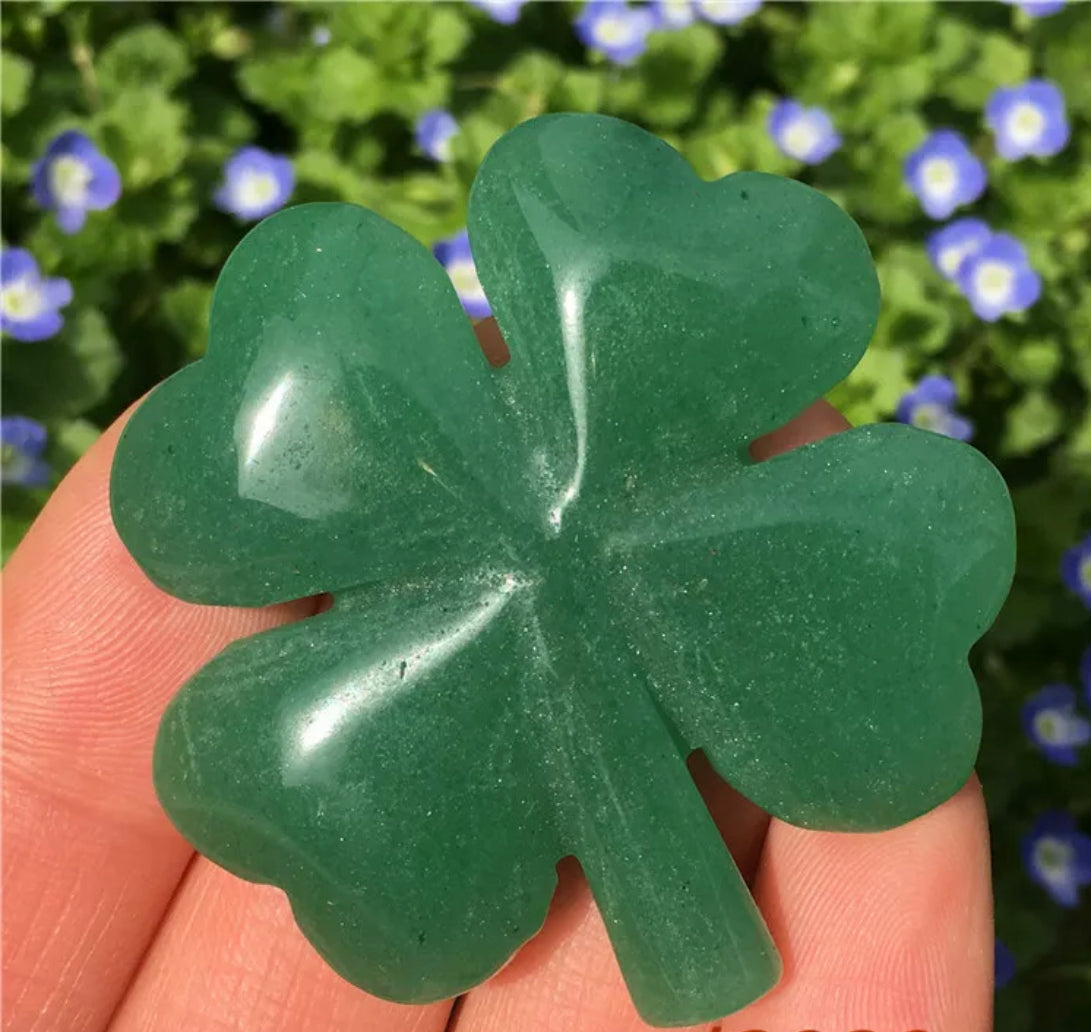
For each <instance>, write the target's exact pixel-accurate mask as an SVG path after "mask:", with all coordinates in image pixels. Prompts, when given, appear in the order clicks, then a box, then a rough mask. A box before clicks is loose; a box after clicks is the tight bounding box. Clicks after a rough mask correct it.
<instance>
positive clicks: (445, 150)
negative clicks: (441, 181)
mask: <svg viewBox="0 0 1091 1032" xmlns="http://www.w3.org/2000/svg"><path fill="white" fill-rule="evenodd" d="M454 135H455V134H454V133H445V134H444V135H443V136H441V137H440V138H439V139H438V140H436V141H435V143H433V144H432V150H433V151H434V152H435V155H436V157H437V158H439V160H440V161H450V160H451V138H452V137H453V136H454Z"/></svg>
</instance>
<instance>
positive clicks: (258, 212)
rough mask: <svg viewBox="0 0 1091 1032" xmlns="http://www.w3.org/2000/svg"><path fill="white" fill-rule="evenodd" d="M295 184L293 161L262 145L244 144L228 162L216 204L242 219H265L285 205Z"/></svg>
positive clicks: (216, 196) (216, 197) (217, 192)
mask: <svg viewBox="0 0 1091 1032" xmlns="http://www.w3.org/2000/svg"><path fill="white" fill-rule="evenodd" d="M294 187H295V172H294V171H293V169H292V162H291V161H290V160H289V159H288V158H282V157H280V156H279V155H276V154H270V153H269V152H268V151H265V150H262V149H261V148H260V147H240V148H239V150H237V151H235V153H234V154H233V155H232V156H231V157H230V158H229V159H228V161H227V164H225V165H224V181H223V185H222V186H221V187H220V188H219V189H218V190H217V191H216V194H215V197H214V200H215V202H216V207H218V208H220V209H221V210H222V211H227V212H230V213H231V214H232V215H236V216H238V217H239V218H240V219H261V218H264V217H265V216H266V215H269V214H271V213H272V212H274V211H276V210H277V209H278V208H282V207H283V206H284V204H285V202H286V201H287V200H288V198H289V197H290V196H291V195H292V190H293V188H294Z"/></svg>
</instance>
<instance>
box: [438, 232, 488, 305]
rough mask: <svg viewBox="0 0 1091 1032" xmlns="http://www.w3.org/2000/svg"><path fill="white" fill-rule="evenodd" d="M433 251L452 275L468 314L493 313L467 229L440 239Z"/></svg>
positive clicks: (456, 291) (452, 280)
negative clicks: (478, 273) (483, 288)
mask: <svg viewBox="0 0 1091 1032" xmlns="http://www.w3.org/2000/svg"><path fill="white" fill-rule="evenodd" d="M432 253H433V254H434V255H435V256H436V258H437V259H438V260H439V263H440V265H442V266H443V267H444V268H445V269H446V270H447V275H448V276H450V277H451V282H452V283H453V284H454V287H455V293H456V294H458V299H459V301H461V302H462V307H463V308H465V309H466V314H467V315H470V316H472V317H473V318H475V319H484V318H485V316H487V315H491V314H492V309H491V308H490V307H489V302H488V299H487V298H486V297H485V291H484V290H482V289H481V280H479V279H478V278H477V267H476V266H475V265H474V256H473V255H472V254H471V253H470V238H469V236H468V235H467V233H466V230H462V231H461V232H460V233H456V234H455V235H454V236H453V237H450V238H448V239H447V240H440V241H439V242H438V243H437V244H436V245H435V246H434V247H433V248H432Z"/></svg>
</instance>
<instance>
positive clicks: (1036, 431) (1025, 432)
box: [1001, 390, 1064, 455]
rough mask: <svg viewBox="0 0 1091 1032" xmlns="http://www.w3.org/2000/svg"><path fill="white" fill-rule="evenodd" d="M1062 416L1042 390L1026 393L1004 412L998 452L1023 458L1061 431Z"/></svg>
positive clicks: (1055, 404)
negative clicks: (1001, 436)
mask: <svg viewBox="0 0 1091 1032" xmlns="http://www.w3.org/2000/svg"><path fill="white" fill-rule="evenodd" d="M1063 420H1064V416H1063V414H1062V412H1061V409H1060V408H1059V407H1058V405H1057V403H1056V402H1054V401H1053V400H1052V399H1051V398H1050V397H1049V396H1048V395H1046V394H1044V393H1043V392H1042V391H1038V390H1030V391H1027V393H1026V394H1024V395H1023V397H1022V399H1021V400H1020V401H1019V402H1018V403H1017V404H1016V405H1015V406H1013V407H1012V408H1011V409H1009V410H1008V415H1007V420H1006V423H1005V428H1004V440H1003V442H1002V444H1001V450H1002V451H1003V452H1004V454H1006V455H1025V454H1026V453H1027V452H1031V451H1034V449H1035V448H1040V447H1041V446H1042V445H1043V444H1048V443H1049V442H1050V441H1052V440H1053V439H1054V438H1055V437H1056V436H1057V434H1059V433H1060V432H1061V428H1062V425H1063Z"/></svg>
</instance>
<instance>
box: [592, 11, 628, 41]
mask: <svg viewBox="0 0 1091 1032" xmlns="http://www.w3.org/2000/svg"><path fill="white" fill-rule="evenodd" d="M595 35H596V36H597V37H598V40H599V42H600V43H602V44H605V45H606V46H608V47H620V46H624V45H625V44H626V43H631V42H632V40H633V36H634V31H633V25H632V22H630V21H629V20H628V19H627V18H618V17H616V16H614V15H611V16H609V17H607V18H601V19H600V20H599V23H598V24H597V25H596V26H595Z"/></svg>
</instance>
